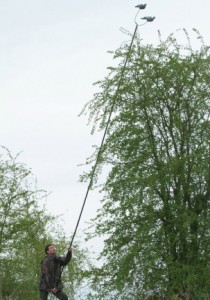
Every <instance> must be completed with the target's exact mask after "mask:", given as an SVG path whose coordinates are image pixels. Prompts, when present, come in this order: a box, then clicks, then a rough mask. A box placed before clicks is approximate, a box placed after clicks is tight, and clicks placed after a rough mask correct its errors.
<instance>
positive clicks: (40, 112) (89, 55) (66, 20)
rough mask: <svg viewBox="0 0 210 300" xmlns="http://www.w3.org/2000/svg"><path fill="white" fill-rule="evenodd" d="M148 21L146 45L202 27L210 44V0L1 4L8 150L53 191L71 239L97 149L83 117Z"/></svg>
mask: <svg viewBox="0 0 210 300" xmlns="http://www.w3.org/2000/svg"><path fill="white" fill-rule="evenodd" d="M140 3H147V7H146V9H145V10H144V11H142V12H141V14H140V15H139V17H138V19H137V21H138V23H139V24H141V19H140V17H142V16H156V19H155V21H154V22H153V23H147V24H146V25H145V26H142V27H139V33H140V34H141V37H142V39H143V40H144V42H145V43H153V44H157V43H158V30H160V32H161V34H162V37H163V39H164V38H166V37H167V36H168V35H169V34H170V33H175V34H177V36H178V37H179V38H180V39H182V37H183V33H180V32H179V31H178V32H176V30H177V29H179V28H185V29H187V30H188V32H189V34H190V36H191V37H192V43H193V44H195V46H196V45H198V41H197V40H196V37H195V34H194V33H193V32H192V28H196V29H198V30H199V31H200V32H201V34H202V35H203V37H204V41H205V43H206V44H209V45H210V33H209V28H210V17H209V12H210V1H209V0H199V1H195V0H176V1H170V0H159V1H157V0H150V1H149V0H148V1H146V2H138V1H137V0H104V1H101V0H100V1H99V0H89V1H84V0H83V1H82V0H74V1H72V0H48V1H46V0H19V1H17V0H0V36H1V38H0V137H1V140H0V145H3V146H6V147H8V148H9V149H10V151H11V152H12V154H13V155H15V154H17V153H19V152H22V154H21V155H20V158H19V161H21V162H23V163H25V164H27V166H28V167H29V168H31V169H32V171H33V174H34V175H35V176H36V178H37V180H38V187H39V188H44V189H45V190H47V191H48V192H52V193H51V194H50V196H49V197H48V205H47V207H48V209H49V211H50V212H52V213H53V214H57V213H62V214H64V217H63V219H64V228H65V231H66V234H67V235H70V234H71V232H72V231H73V230H74V227H75V225H76V221H77V218H78V216H79V212H80V209H81V205H82V202H83V199H84V196H85V192H86V188H87V185H86V184H81V183H79V182H78V179H79V174H81V173H82V172H83V170H84V168H82V167H78V166H77V165H78V164H81V163H84V162H85V159H86V157H87V156H88V155H89V154H91V152H92V145H93V144H98V145H99V144H100V139H101V137H102V134H101V135H98V136H97V137H94V136H91V134H90V130H91V128H90V127H87V118H85V117H78V114H79V113H80V111H81V109H82V108H83V106H84V105H85V103H87V101H89V100H91V99H92V97H93V94H94V92H96V91H97V89H96V87H94V86H93V85H92V84H93V83H94V82H95V81H97V80H99V79H103V78H104V76H105V75H106V74H107V70H106V68H107V67H108V66H110V65H111V64H112V58H111V55H110V54H108V53H107V51H108V50H115V49H116V48H117V47H119V46H120V45H121V43H122V42H124V41H128V40H129V38H130V37H129V36H127V35H124V34H123V33H122V32H121V31H120V27H123V28H125V29H127V30H129V31H130V32H132V33H133V31H134V28H135V23H134V18H135V15H136V13H137V9H136V8H135V5H137V4H140ZM100 198H101V195H98V194H97V193H93V192H90V194H89V197H88V199H87V204H86V206H85V210H84V213H83V216H82V221H81V225H80V228H84V227H85V222H87V221H88V220H89V218H92V217H94V215H95V212H96V211H95V209H96V208H97V207H98V204H99V200H100Z"/></svg>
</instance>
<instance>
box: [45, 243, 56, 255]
mask: <svg viewBox="0 0 210 300" xmlns="http://www.w3.org/2000/svg"><path fill="white" fill-rule="evenodd" d="M47 253H48V254H49V255H56V249H55V247H54V246H52V245H51V246H49V247H48V251H47Z"/></svg>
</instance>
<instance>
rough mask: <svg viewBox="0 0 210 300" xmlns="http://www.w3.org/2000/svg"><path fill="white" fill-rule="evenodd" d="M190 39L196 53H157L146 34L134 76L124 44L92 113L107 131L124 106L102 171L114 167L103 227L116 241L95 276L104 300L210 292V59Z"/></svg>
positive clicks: (165, 45) (167, 45)
mask: <svg viewBox="0 0 210 300" xmlns="http://www.w3.org/2000/svg"><path fill="white" fill-rule="evenodd" d="M185 33H186V31H185ZM197 35H198V38H201V37H200V35H199V33H198V32H197ZM186 36H187V39H188V44H187V46H182V45H180V44H179V43H178V42H177V40H176V39H175V37H174V36H173V35H170V36H169V37H168V38H167V40H166V41H160V44H159V45H158V46H157V47H154V46H152V45H143V44H142V41H141V40H140V39H139V38H138V37H136V38H135V43H134V45H133V47H132V51H131V55H130V58H129V64H128V65H127V66H126V68H125V69H123V67H124V61H125V58H126V55H127V53H128V49H129V45H128V44H125V45H123V46H121V47H120V48H119V49H118V50H116V51H115V52H114V59H118V60H120V63H119V64H118V66H117V67H116V68H110V73H109V75H108V76H107V77H106V78H105V79H104V80H102V81H99V82H97V84H98V86H99V88H100V91H99V92H98V93H96V94H95V96H94V99H93V100H92V101H91V102H89V103H88V104H87V105H86V107H85V108H84V111H83V113H87V112H88V113H89V116H90V117H89V121H90V122H91V121H92V122H93V124H94V126H93V132H94V131H95V130H96V129H97V126H98V128H99V130H103V129H104V128H105V126H106V120H107V119H108V116H109V114H110V112H111V111H110V110H111V107H112V101H113V99H116V100H115V101H116V103H115V106H114V110H113V113H112V119H111V122H110V125H109V128H108V133H107V137H106V140H105V143H104V145H103V147H102V149H101V150H102V151H101V156H100V164H99V166H98V169H97V172H96V174H97V176H98V175H99V172H100V170H101V167H102V165H109V166H110V172H109V174H108V176H107V178H106V181H105V184H104V186H103V188H102V191H103V192H104V198H103V200H102V204H103V207H102V210H100V211H98V214H97V216H96V218H95V219H94V220H93V224H94V223H96V225H95V233H94V234H95V235H106V239H105V243H104V249H103V251H102V253H101V256H100V257H101V258H103V260H104V261H105V262H104V264H103V266H102V267H100V268H98V269H95V270H93V273H92V275H93V276H92V279H93V287H94V288H95V291H96V293H97V297H96V298H97V299H114V298H117V299H132V300H133V299H144V297H146V296H148V295H153V296H154V295H156V297H159V298H160V299H162V298H164V297H166V299H172V298H173V297H174V295H176V294H180V295H181V294H182V295H187V296H188V297H189V299H207V297H208V295H209V294H210V283H209V278H208V274H209V271H210V266H209V259H210V254H209V253H210V246H209V245H210V231H209V228H210V206H209V204H210V203H209V200H210V199H209V198H210V150H209V132H210V118H209V95H210V68H209V66H210V56H209V48H208V47H207V46H205V45H204V44H201V47H200V49H199V50H196V51H195V50H193V49H192V47H191V46H190V44H189V36H188V34H187V33H186ZM122 73H123V79H122V83H121V86H120V88H119V90H117V86H118V81H119V78H120V76H121V74H122ZM116 91H117V95H116ZM96 154H97V151H96V152H95V155H96ZM92 160H93V156H92V157H91V158H90V160H89V162H91V161H92ZM94 234H93V235H94ZM98 282H100V285H98ZM94 284H95V286H94ZM94 297H95V296H94Z"/></svg>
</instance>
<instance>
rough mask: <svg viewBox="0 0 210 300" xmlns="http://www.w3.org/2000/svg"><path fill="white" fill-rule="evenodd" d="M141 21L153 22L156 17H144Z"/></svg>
mask: <svg viewBox="0 0 210 300" xmlns="http://www.w3.org/2000/svg"><path fill="white" fill-rule="evenodd" d="M141 19H142V20H146V21H147V22H152V21H154V19H155V17H143V18H141Z"/></svg>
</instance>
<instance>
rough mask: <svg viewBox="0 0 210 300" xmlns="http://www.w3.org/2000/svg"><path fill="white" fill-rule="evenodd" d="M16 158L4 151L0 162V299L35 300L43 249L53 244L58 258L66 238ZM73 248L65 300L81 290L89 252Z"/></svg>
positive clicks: (64, 246)
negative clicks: (41, 203) (41, 202)
mask: <svg viewBox="0 0 210 300" xmlns="http://www.w3.org/2000/svg"><path fill="white" fill-rule="evenodd" d="M17 158H18V156H17V157H12V155H11V154H10V152H9V151H7V155H6V158H5V157H3V155H2V156H1V159H0V224H1V227H0V292H1V293H0V299H1V300H6V299H10V300H22V299H24V300H31V299H33V300H38V299H39V291H38V282H39V276H40V263H41V260H42V259H43V258H44V257H45V253H44V247H45V245H46V244H48V243H53V244H55V245H56V247H57V249H58V254H59V255H66V253H67V248H68V244H69V242H68V240H69V239H68V240H67V238H66V236H65V233H64V232H63V229H62V227H61V226H59V225H58V223H57V220H56V217H55V216H51V215H49V214H48V213H47V212H46V209H45V206H42V205H40V200H41V198H44V200H46V199H45V198H46V192H45V191H39V190H37V188H36V185H35V181H34V177H33V176H32V173H31V171H30V170H29V169H28V168H27V167H26V166H25V165H24V164H22V163H19V162H18V161H17ZM76 244H78V246H77V247H76V250H75V251H74V255H73V259H72V262H71V263H70V264H69V266H68V268H66V270H65V272H64V274H63V282H64V283H65V285H66V287H67V292H68V294H69V299H70V300H73V299H75V297H76V295H77V294H78V290H79V289H82V284H83V272H84V270H85V268H89V263H88V262H89V258H88V251H87V250H86V249H85V250H84V253H83V250H82V248H81V247H80V246H79V243H76Z"/></svg>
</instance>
